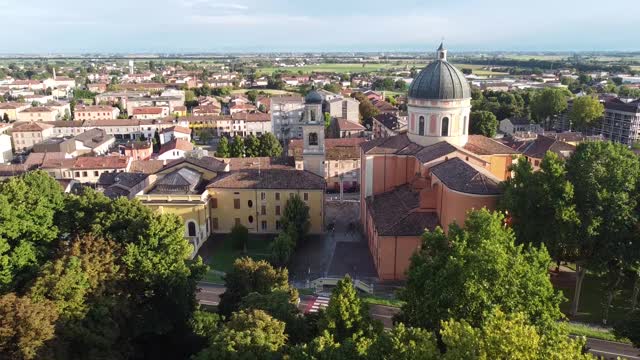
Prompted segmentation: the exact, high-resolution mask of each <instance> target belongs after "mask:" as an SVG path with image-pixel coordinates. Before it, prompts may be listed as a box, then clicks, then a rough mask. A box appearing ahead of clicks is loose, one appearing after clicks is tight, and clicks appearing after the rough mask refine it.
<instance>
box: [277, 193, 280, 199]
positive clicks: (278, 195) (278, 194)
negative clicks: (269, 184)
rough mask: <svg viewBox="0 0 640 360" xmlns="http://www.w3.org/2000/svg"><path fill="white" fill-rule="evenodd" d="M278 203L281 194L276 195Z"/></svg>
mask: <svg viewBox="0 0 640 360" xmlns="http://www.w3.org/2000/svg"><path fill="white" fill-rule="evenodd" d="M276 201H280V193H279V192H277V193H276Z"/></svg>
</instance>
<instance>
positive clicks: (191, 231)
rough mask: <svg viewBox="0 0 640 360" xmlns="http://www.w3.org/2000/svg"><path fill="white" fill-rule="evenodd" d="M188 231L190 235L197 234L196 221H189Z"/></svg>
mask: <svg viewBox="0 0 640 360" xmlns="http://www.w3.org/2000/svg"><path fill="white" fill-rule="evenodd" d="M187 232H188V233H189V236H196V223H194V222H193V221H189V222H188V223H187Z"/></svg>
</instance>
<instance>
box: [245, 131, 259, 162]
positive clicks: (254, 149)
mask: <svg viewBox="0 0 640 360" xmlns="http://www.w3.org/2000/svg"><path fill="white" fill-rule="evenodd" d="M245 155H246V157H257V156H260V140H259V139H258V138H257V137H256V136H255V135H253V134H250V135H249V136H247V140H246V141H245Z"/></svg>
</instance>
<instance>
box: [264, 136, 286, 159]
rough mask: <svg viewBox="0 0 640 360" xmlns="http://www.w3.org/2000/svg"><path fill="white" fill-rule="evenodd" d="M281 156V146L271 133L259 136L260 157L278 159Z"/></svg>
mask: <svg viewBox="0 0 640 360" xmlns="http://www.w3.org/2000/svg"><path fill="white" fill-rule="evenodd" d="M280 155H282V145H280V142H279V141H278V139H276V137H275V135H273V134H272V133H264V134H262V135H260V156H268V157H279V156H280Z"/></svg>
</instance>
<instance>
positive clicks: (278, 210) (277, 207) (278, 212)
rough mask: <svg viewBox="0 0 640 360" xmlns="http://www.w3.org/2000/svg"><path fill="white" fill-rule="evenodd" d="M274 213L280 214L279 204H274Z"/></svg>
mask: <svg viewBox="0 0 640 360" xmlns="http://www.w3.org/2000/svg"><path fill="white" fill-rule="evenodd" d="M276 215H280V205H276Z"/></svg>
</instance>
